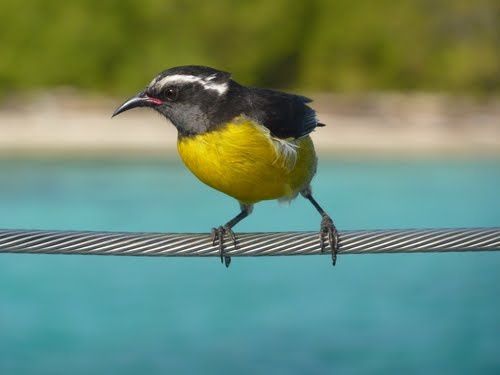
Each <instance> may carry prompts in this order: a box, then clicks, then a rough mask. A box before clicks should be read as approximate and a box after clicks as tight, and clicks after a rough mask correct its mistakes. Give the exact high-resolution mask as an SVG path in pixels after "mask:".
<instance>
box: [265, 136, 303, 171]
mask: <svg viewBox="0 0 500 375" xmlns="http://www.w3.org/2000/svg"><path fill="white" fill-rule="evenodd" d="M271 141H272V142H273V146H274V149H275V150H276V159H275V160H274V162H273V163H279V164H280V165H281V166H283V167H285V168H286V169H288V170H289V171H291V170H292V169H293V168H294V167H295V164H296V163H297V148H298V147H299V146H298V145H297V143H295V141H294V140H293V139H279V138H274V137H272V138H271Z"/></svg>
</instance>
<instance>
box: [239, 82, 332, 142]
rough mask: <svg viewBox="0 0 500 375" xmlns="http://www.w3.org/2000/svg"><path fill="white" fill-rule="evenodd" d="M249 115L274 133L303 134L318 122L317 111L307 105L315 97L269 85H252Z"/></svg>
mask: <svg viewBox="0 0 500 375" xmlns="http://www.w3.org/2000/svg"><path fill="white" fill-rule="evenodd" d="M249 90H250V92H249V95H248V99H249V103H250V105H249V106H248V109H247V110H246V111H245V112H248V113H245V115H246V116H248V117H250V118H252V119H254V120H256V121H258V122H259V123H260V124H262V125H264V126H265V127H266V128H268V129H269V130H270V132H271V134H272V135H273V136H274V137H277V138H281V139H285V138H301V137H304V136H306V135H307V134H309V133H311V132H312V131H313V130H314V129H315V128H316V127H317V126H323V124H320V123H318V120H317V119H316V112H315V111H314V110H313V109H312V108H311V107H309V106H308V105H307V103H309V102H311V99H309V98H306V97H304V96H299V95H293V94H287V93H284V92H279V91H274V90H268V89H258V88H251V89H249Z"/></svg>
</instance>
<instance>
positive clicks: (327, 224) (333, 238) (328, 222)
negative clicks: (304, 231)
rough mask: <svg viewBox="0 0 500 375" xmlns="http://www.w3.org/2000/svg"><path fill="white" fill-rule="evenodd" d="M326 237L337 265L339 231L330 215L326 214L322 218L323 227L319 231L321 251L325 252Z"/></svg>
mask: <svg viewBox="0 0 500 375" xmlns="http://www.w3.org/2000/svg"><path fill="white" fill-rule="evenodd" d="M325 237H326V238H327V239H328V245H329V246H330V249H331V252H332V264H333V265H335V263H336V262H337V252H338V249H339V233H338V232H337V228H335V225H334V224H333V221H332V219H331V218H330V216H328V215H324V216H323V219H322V220H321V229H320V231H319V239H320V245H321V252H324V251H325V249H326V246H325Z"/></svg>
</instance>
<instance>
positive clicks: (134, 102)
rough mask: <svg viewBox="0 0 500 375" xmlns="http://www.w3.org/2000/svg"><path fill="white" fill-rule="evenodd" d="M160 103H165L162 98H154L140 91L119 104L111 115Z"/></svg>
mask: <svg viewBox="0 0 500 375" xmlns="http://www.w3.org/2000/svg"><path fill="white" fill-rule="evenodd" d="M160 104H163V102H162V101H161V100H160V99H157V98H152V97H150V96H147V95H146V94H145V93H144V92H140V93H139V94H137V95H136V96H134V97H132V98H130V99H129V100H127V101H126V102H125V103H123V104H122V105H121V106H119V107H118V108H117V109H116V110H115V111H114V112H113V115H112V116H111V117H115V116H116V115H119V114H120V113H122V112H125V111H128V110H129V109H132V108H136V107H156V106H157V105H160Z"/></svg>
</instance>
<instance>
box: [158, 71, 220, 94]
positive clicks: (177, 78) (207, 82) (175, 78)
mask: <svg viewBox="0 0 500 375" xmlns="http://www.w3.org/2000/svg"><path fill="white" fill-rule="evenodd" d="M214 78H215V76H214V75H212V76H209V77H207V78H206V79H203V78H200V77H197V76H193V75H187V74H174V75H171V76H166V77H164V78H162V79H160V80H159V81H156V82H155V80H153V82H151V86H153V85H155V86H159V87H163V86H165V85H167V84H169V83H174V82H175V83H194V82H198V83H200V84H201V85H202V86H203V88H205V89H207V90H215V91H217V93H218V94H219V95H222V94H224V93H225V92H226V91H227V89H228V85H227V82H224V83H215V82H211V81H212V80H213V79H214Z"/></svg>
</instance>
